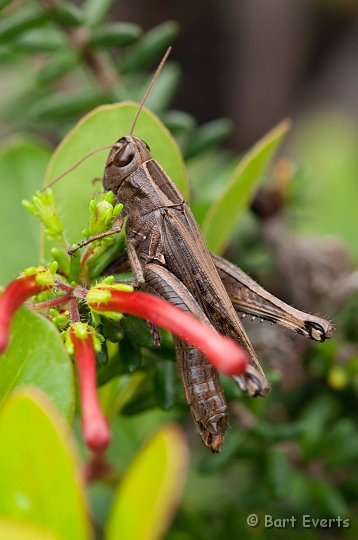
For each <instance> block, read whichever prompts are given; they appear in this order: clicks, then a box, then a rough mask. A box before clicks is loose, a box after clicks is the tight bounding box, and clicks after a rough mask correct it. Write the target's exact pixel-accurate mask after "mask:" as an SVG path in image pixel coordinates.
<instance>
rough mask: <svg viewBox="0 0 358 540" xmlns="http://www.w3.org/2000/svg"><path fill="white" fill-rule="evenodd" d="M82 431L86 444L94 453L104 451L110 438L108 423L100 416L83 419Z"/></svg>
mask: <svg viewBox="0 0 358 540" xmlns="http://www.w3.org/2000/svg"><path fill="white" fill-rule="evenodd" d="M82 431H83V438H84V440H85V442H86V445H87V446H88V448H90V449H91V450H93V452H95V453H96V454H97V453H100V452H104V450H106V448H107V446H108V445H109V443H110V442H111V439H112V436H111V432H110V429H109V427H108V423H107V422H106V420H105V419H104V418H103V417H102V416H100V417H98V418H88V419H86V421H85V420H84V421H83V423H82Z"/></svg>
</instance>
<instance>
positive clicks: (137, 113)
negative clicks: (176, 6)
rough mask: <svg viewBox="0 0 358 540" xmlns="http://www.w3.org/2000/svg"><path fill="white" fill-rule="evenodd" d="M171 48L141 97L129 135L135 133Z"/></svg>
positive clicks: (169, 48)
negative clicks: (139, 117) (140, 116)
mask: <svg viewBox="0 0 358 540" xmlns="http://www.w3.org/2000/svg"><path fill="white" fill-rule="evenodd" d="M171 50H172V48H171V47H168V48H167V50H166V53H165V55H164V56H163V58H162V59H161V61H160V64H159V66H158V67H157V69H156V72H155V73H154V75H153V77H152V80H151V81H150V83H149V85H148V88H147V89H146V91H145V93H144V96H143V97H142V99H141V102H140V103H139V107H138V109H137V112H136V113H135V115H134V118H133V122H132V125H131V129H130V132H129V135H133V130H134V127H135V125H136V122H137V120H138V116H139V115H140V113H141V110H142V109H143V105H144V103H145V101H146V99H147V97H148V95H149V92H150V91H151V89H152V86H153V84H154V83H155V81H156V80H157V78H158V75H159V73H160V72H161V71H162V69H163V66H164V64H165V62H166V61H167V58H168V56H169V55H170V52H171Z"/></svg>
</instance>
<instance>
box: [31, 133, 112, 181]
mask: <svg viewBox="0 0 358 540" xmlns="http://www.w3.org/2000/svg"><path fill="white" fill-rule="evenodd" d="M109 148H113V144H107V146H101V147H100V148H96V150H92V152H89V153H88V154H86V155H85V156H83V157H81V159H79V160H78V161H77V162H76V163H75V164H74V165H71V167H69V168H68V169H66V170H65V172H63V173H62V174H60V176H57V178H55V180H52V182H50V183H49V184H47V185H46V186H44V187H43V188H42V189H41V190H40V191H45V190H46V189H48V188H50V187H52V186H53V185H54V184H57V182H59V181H60V180H61V179H62V178H63V177H64V176H66V174H68V173H70V172H71V171H73V170H74V169H77V167H78V166H79V165H81V163H82V162H83V161H85V160H86V159H87V158H89V157H91V156H93V155H94V154H97V152H103V150H108V149H109Z"/></svg>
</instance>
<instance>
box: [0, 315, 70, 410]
mask: <svg viewBox="0 0 358 540" xmlns="http://www.w3.org/2000/svg"><path fill="white" fill-rule="evenodd" d="M25 384H31V385H34V386H37V387H38V388H41V389H42V390H43V391H44V392H46V394H47V395H48V396H49V397H51V399H52V400H53V401H54V403H56V405H57V407H58V408H59V409H60V410H61V411H62V413H63V414H64V415H65V416H66V417H67V418H68V419H71V417H72V415H73V409H74V390H73V375H72V366H71V363H70V359H69V357H68V355H67V353H66V350H65V347H64V345H63V343H62V340H61V338H60V335H59V333H58V331H57V330H56V328H55V327H54V326H53V324H52V323H50V322H49V321H48V320H47V319H45V318H44V317H42V316H41V315H38V314H36V313H34V312H32V311H30V310H28V309H26V308H22V309H20V310H19V311H18V312H17V314H16V315H15V318H14V321H13V324H12V328H11V341H10V346H9V348H8V350H7V351H6V353H5V354H4V355H2V356H0V404H1V403H3V401H4V400H5V399H6V398H7V396H8V395H9V393H10V392H11V391H12V390H13V389H15V388H17V387H20V386H23V385H25Z"/></svg>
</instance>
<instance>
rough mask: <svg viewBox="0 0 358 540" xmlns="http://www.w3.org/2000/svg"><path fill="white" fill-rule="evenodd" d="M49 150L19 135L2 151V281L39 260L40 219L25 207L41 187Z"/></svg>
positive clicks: (0, 267) (0, 157)
mask: <svg viewBox="0 0 358 540" xmlns="http://www.w3.org/2000/svg"><path fill="white" fill-rule="evenodd" d="M50 155H51V153H50V150H49V148H47V147H46V146H44V145H43V144H40V143H39V142H37V141H36V140H34V139H30V138H29V137H21V138H16V139H14V140H12V141H10V142H9V143H8V145H7V146H5V147H3V148H2V149H1V150H0V188H1V192H2V193H3V196H2V197H1V198H0V244H1V246H3V248H2V249H3V262H2V264H1V266H0V283H2V284H4V285H5V284H6V283H7V282H8V281H10V280H11V279H14V278H15V277H17V275H18V273H19V272H20V271H21V270H23V269H24V268H26V267H27V266H32V265H34V264H36V263H37V262H38V252H39V231H40V224H39V222H38V221H37V220H36V219H35V218H34V217H33V216H31V215H30V214H29V212H27V211H26V210H25V209H24V208H23V207H22V206H21V199H31V197H32V195H33V194H34V192H35V191H36V189H39V187H40V185H41V179H42V178H43V176H44V174H45V170H46V166H47V163H48V161H49V159H50Z"/></svg>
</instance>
